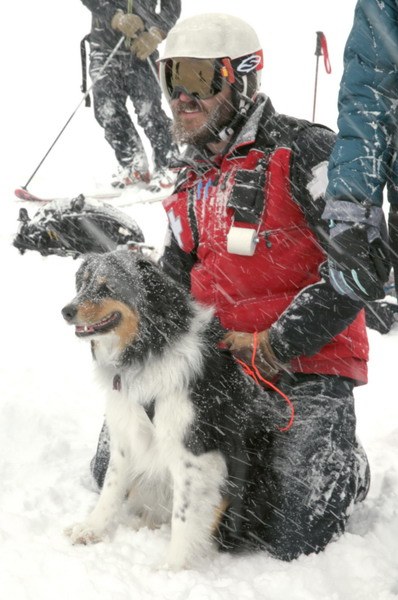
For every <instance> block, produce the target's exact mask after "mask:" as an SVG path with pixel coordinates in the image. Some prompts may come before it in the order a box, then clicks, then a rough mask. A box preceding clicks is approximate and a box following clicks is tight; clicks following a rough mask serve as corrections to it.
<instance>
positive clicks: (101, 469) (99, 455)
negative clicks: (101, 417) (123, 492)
mask: <svg viewBox="0 0 398 600" xmlns="http://www.w3.org/2000/svg"><path fill="white" fill-rule="evenodd" d="M110 456H111V451H110V438H109V430H108V427H107V424H106V422H105V421H104V424H103V426H102V429H101V432H100V434H99V438H98V445H97V451H96V453H95V456H94V457H93V458H92V460H91V463H90V470H91V474H92V476H93V477H94V479H95V481H96V483H97V485H98V487H99V488H100V489H101V488H102V486H103V484H104V479H105V475H106V471H107V469H108V465H109V459H110Z"/></svg>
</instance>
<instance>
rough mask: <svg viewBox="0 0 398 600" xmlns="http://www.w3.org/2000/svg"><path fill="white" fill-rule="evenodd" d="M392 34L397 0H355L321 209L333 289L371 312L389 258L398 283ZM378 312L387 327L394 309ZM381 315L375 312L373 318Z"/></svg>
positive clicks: (397, 71)
mask: <svg viewBox="0 0 398 600" xmlns="http://www.w3.org/2000/svg"><path fill="white" fill-rule="evenodd" d="M397 36H398V2H397V0H384V1H383V2H379V1H378V0H359V1H358V2H357V5H356V8H355V16H354V22H353V26H352V30H351V33H350V35H349V37H348V40H347V43H346V47H345V52H344V72H343V77H342V80H341V85H340V92H339V104H338V106H339V116H338V136H337V141H336V144H335V146H334V149H333V152H332V154H331V158H330V163H329V184H328V187H327V192H326V196H327V202H326V208H325V212H324V218H325V219H327V220H328V222H329V224H330V242H329V247H328V254H329V271H330V276H331V280H332V283H333V285H334V286H335V289H336V290H337V291H338V292H339V293H341V294H345V295H348V296H349V297H351V298H354V299H355V298H357V299H362V300H363V301H365V302H366V307H367V310H368V311H369V314H370V315H371V314H372V313H374V314H375V316H376V317H377V315H376V313H377V312H378V311H379V310H384V309H385V307H386V303H383V304H380V306H378V305H376V304H375V303H372V302H371V301H372V300H378V299H382V298H383V297H384V295H385V284H386V282H387V280H388V277H389V275H390V260H389V259H391V262H392V265H393V268H394V277H395V290H396V292H397V291H398V160H397V149H398V62H397V56H398V42H397ZM385 190H387V196H388V200H389V202H390V209H389V218H388V221H389V235H387V227H386V223H385V218H384V211H383V192H384V191H385ZM393 307H394V305H391V306H390V309H391V310H392V309H393ZM391 310H389V312H391ZM381 316H382V319H383V320H384V321H386V323H385V325H386V327H385V329H387V330H388V329H389V327H388V323H387V321H388V320H389V319H390V320H391V318H392V317H391V315H390V317H388V315H387V317H388V318H387V320H386V315H381ZM392 320H393V319H392ZM379 321H380V319H378V318H376V320H375V323H376V326H377V323H378V322H379ZM390 325H391V323H390ZM384 332H386V331H384Z"/></svg>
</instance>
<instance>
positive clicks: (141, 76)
mask: <svg viewBox="0 0 398 600" xmlns="http://www.w3.org/2000/svg"><path fill="white" fill-rule="evenodd" d="M150 60H152V61H153V57H151V59H150ZM154 68H156V67H154ZM128 93H129V96H130V98H131V101H132V102H133V105H134V109H135V112H136V114H137V120H138V124H139V125H140V127H142V128H143V130H144V132H145V135H146V136H147V138H148V140H149V142H150V144H151V147H152V150H153V161H154V166H155V169H159V168H161V167H165V166H167V164H168V162H169V160H170V157H171V154H172V153H173V152H175V150H176V147H175V145H174V144H173V141H172V135H171V119H169V118H168V116H167V115H166V113H165V112H164V110H163V108H162V96H161V90H160V86H159V83H158V81H157V80H156V78H155V74H154V73H153V71H152V68H151V66H150V64H149V62H148V60H144V61H142V60H139V59H138V58H136V57H134V56H132V57H131V62H130V65H129V75H128Z"/></svg>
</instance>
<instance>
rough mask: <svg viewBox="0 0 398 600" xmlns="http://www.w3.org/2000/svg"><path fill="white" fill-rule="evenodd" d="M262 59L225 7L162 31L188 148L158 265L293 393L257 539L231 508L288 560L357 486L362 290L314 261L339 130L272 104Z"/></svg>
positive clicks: (363, 464)
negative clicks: (354, 290) (358, 293)
mask: <svg viewBox="0 0 398 600" xmlns="http://www.w3.org/2000/svg"><path fill="white" fill-rule="evenodd" d="M269 60H271V57H268V61H269ZM262 68H263V56H262V50H261V46H260V42H259V39H258V37H257V34H256V32H255V31H254V30H253V29H252V27H250V26H249V25H248V24H247V23H246V22H244V21H242V20H241V19H238V18H236V17H233V16H230V15H225V14H204V15H197V16H195V17H191V18H189V19H185V20H183V21H180V22H179V23H177V24H176V25H175V26H174V27H173V29H172V30H171V31H170V32H169V35H168V37H167V40H166V43H165V46H164V52H163V55H162V57H161V59H160V78H161V84H162V89H163V92H164V94H165V96H166V98H167V99H168V101H169V103H170V106H171V110H172V114H173V120H174V124H173V132H174V139H175V141H176V142H177V143H178V144H181V145H184V146H185V147H186V151H185V154H184V155H183V156H182V158H181V161H182V163H183V165H184V166H183V167H182V168H181V171H180V173H179V175H178V178H177V182H176V188H175V191H174V194H173V195H172V196H170V197H169V198H168V199H166V200H165V201H164V207H165V210H166V212H167V215H168V220H169V232H168V239H167V242H166V245H165V248H164V252H163V256H162V258H161V265H162V268H163V269H164V271H165V272H166V273H168V274H169V275H170V276H171V277H173V278H174V279H175V280H176V282H178V283H180V284H182V285H183V286H185V287H186V288H187V289H189V290H190V292H191V294H192V295H193V296H194V298H195V299H196V300H198V301H199V302H201V303H203V304H205V305H210V306H213V307H214V309H215V313H216V315H217V316H218V318H219V320H220V322H221V324H222V326H223V327H224V328H225V330H226V335H225V338H224V343H225V346H226V347H227V348H228V349H230V351H231V352H232V353H233V354H234V355H235V357H236V358H237V359H240V360H244V361H245V362H246V363H247V364H249V365H250V364H251V361H252V359H253V354H254V363H255V365H256V366H257V367H258V369H259V371H260V372H261V373H262V375H263V377H265V378H266V379H268V380H271V381H273V382H277V385H278V387H279V389H280V390H281V391H282V392H284V393H285V394H286V395H287V396H288V397H289V398H290V400H291V401H292V402H293V405H294V408H295V420H294V423H293V425H292V427H291V428H290V429H289V430H288V431H284V432H280V431H277V430H275V433H271V434H270V435H269V437H268V439H264V444H267V445H268V451H269V455H268V460H267V469H268V477H267V478H266V480H267V481H268V485H262V486H259V489H258V498H257V499H256V503H257V506H262V507H263V513H262V521H263V522H264V523H266V524H267V527H266V528H265V533H264V537H263V539H261V540H256V541H255V543H254V542H253V540H250V537H249V536H248V537H247V538H245V528H244V522H245V516H244V514H243V515H242V514H239V515H235V517H236V519H237V520H238V521H239V527H240V528H241V531H243V533H241V535H243V538H244V541H245V543H246V544H247V547H248V548H251V547H252V545H253V546H255V545H260V547H262V548H264V549H266V550H267V551H269V552H270V553H271V554H272V555H273V556H275V557H277V558H280V559H283V560H291V559H293V558H296V557H298V556H299V555H301V554H309V553H311V552H319V551H321V550H323V549H324V548H325V547H326V545H327V544H328V543H329V542H330V541H331V540H334V539H336V537H337V536H338V535H339V534H341V533H342V532H343V531H344V529H345V525H346V522H347V519H348V516H349V514H350V513H351V511H352V508H353V505H354V504H355V503H356V502H359V501H360V500H362V499H363V498H364V497H365V496H366V493H367V490H368V487H369V466H368V462H367V458H366V455H365V453H364V451H363V449H362V447H361V445H360V444H359V442H358V441H357V439H356V426H355V408H354V397H353V389H354V387H355V386H356V385H359V384H363V383H365V382H366V379H367V375H366V372H367V358H368V343H367V336H366V328H365V320H364V312H363V310H361V308H362V304H361V303H360V302H358V301H356V300H352V299H351V298H349V297H348V296H343V295H341V294H339V293H337V292H336V290H335V289H334V287H333V286H332V285H331V282H330V280H329V277H328V272H327V268H325V267H326V254H325V252H324V249H323V247H322V246H323V244H324V242H325V237H327V232H326V224H325V222H324V221H323V220H322V213H323V211H324V195H325V184H324V182H325V180H326V177H325V175H326V167H327V162H328V159H329V155H330V152H331V149H332V147H333V145H334V143H335V135H334V134H333V133H332V132H331V131H330V130H329V129H327V128H326V127H322V126H320V125H314V124H311V123H309V122H307V121H304V120H301V119H298V118H295V117H291V116H287V115H283V114H279V113H278V112H276V111H275V109H274V107H273V105H272V103H271V100H270V99H269V97H267V96H265V95H263V94H261V93H259V86H260V74H261V70H262ZM269 393H270V402H275V403H277V402H278V399H280V398H279V396H278V394H277V393H276V392H274V391H270V392H269ZM242 476H244V475H242ZM254 485H255V482H254ZM260 488H261V489H260ZM235 517H234V515H231V518H232V520H233V518H235ZM242 523H243V524H242ZM232 529H233V528H231V529H230V528H228V529H227V528H223V527H222V526H221V534H220V535H221V537H222V539H223V544H224V548H225V549H233V548H234V547H235V544H236V541H237V540H236V539H235V537H234V531H233V530H232ZM241 542H242V540H241V539H240V540H239V544H240V543H241ZM239 544H238V545H239Z"/></svg>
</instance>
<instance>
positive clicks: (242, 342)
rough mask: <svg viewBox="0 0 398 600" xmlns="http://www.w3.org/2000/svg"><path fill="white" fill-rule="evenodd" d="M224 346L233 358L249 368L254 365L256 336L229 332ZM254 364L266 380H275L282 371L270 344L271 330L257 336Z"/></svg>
mask: <svg viewBox="0 0 398 600" xmlns="http://www.w3.org/2000/svg"><path fill="white" fill-rule="evenodd" d="M223 342H224V344H225V345H226V346H227V348H228V349H229V350H230V351H231V353H232V354H233V356H234V357H235V358H237V359H239V360H241V361H243V362H245V363H246V364H247V365H249V367H250V366H251V364H252V356H253V349H254V334H253V333H245V332H241V331H229V332H228V333H227V334H226V335H225V336H224V339H223ZM254 364H255V365H256V367H257V368H258V370H259V371H260V374H261V375H262V376H263V377H264V378H265V379H273V378H274V377H275V376H276V375H277V374H278V373H279V372H280V371H281V370H282V369H283V365H282V363H280V362H279V361H278V359H277V358H276V356H275V354H274V353H273V351H272V348H271V344H270V343H269V330H268V329H265V330H264V331H260V332H259V333H258V334H257V349H256V356H255V359H254Z"/></svg>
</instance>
